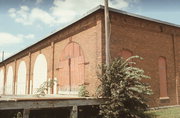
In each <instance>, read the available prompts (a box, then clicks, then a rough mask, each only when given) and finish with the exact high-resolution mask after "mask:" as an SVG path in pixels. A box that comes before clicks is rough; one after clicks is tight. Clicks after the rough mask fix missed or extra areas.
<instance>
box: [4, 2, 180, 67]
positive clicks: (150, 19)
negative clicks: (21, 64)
mask: <svg viewBox="0 0 180 118" xmlns="http://www.w3.org/2000/svg"><path fill="white" fill-rule="evenodd" d="M103 9H104V6H102V5H99V6H97V7H95V8H94V9H92V10H90V11H88V12H87V13H86V14H84V15H83V16H81V17H80V18H78V19H76V20H74V21H73V22H71V23H70V24H68V25H67V26H65V27H63V28H61V29H58V30H57V31H55V32H52V33H51V34H49V35H47V36H46V37H44V38H43V39H42V40H40V41H38V42H36V43H34V44H33V45H31V46H29V47H26V48H25V49H23V50H22V51H20V52H18V53H16V54H14V55H12V56H11V57H9V58H7V59H5V60H4V61H2V62H0V65H1V64H2V63H3V62H5V61H7V60H9V59H10V58H13V57H14V56H16V55H18V54H20V53H21V52H23V51H25V50H27V49H28V48H31V47H33V46H34V45H36V44H38V43H40V42H42V41H44V40H47V38H48V37H50V36H52V35H53V34H55V33H57V32H59V31H62V30H64V29H65V28H67V27H69V26H71V25H73V24H75V23H76V22H78V21H79V20H82V19H83V18H85V17H87V16H89V15H91V14H93V13H94V12H96V11H98V10H103ZM109 11H111V12H115V13H119V14H123V15H127V16H132V17H136V18H140V19H144V20H148V21H152V22H156V23H160V24H165V25H169V26H173V27H178V28H180V25H177V24H173V23H169V22H166V21H161V20H157V19H153V18H149V17H145V16H141V15H137V14H133V13H129V12H126V11H122V10H118V9H114V8H109Z"/></svg>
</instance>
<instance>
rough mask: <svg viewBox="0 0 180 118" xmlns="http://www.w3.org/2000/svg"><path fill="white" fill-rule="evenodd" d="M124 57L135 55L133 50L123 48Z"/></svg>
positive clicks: (122, 54)
mask: <svg viewBox="0 0 180 118" xmlns="http://www.w3.org/2000/svg"><path fill="white" fill-rule="evenodd" d="M120 55H121V56H122V57H123V58H124V59H127V58H129V57H131V56H132V55H133V52H132V51H130V50H128V49H123V50H122V51H121V54H120Z"/></svg>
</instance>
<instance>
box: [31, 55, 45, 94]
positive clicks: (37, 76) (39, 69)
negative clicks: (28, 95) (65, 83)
mask: <svg viewBox="0 0 180 118" xmlns="http://www.w3.org/2000/svg"><path fill="white" fill-rule="evenodd" d="M45 81H47V61H46V57H45V56H44V55H43V54H39V55H38V56H37V58H36V61H35V64H34V71H33V93H35V92H36V90H37V88H39V87H40V85H41V84H42V83H44V82H45Z"/></svg>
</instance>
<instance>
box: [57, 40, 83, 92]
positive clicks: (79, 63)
mask: <svg viewBox="0 0 180 118" xmlns="http://www.w3.org/2000/svg"><path fill="white" fill-rule="evenodd" d="M84 68H85V67H84V55H83V51H82V49H81V47H80V45H79V44H77V43H75V42H72V43H70V44H68V45H67V46H66V47H65V49H64V51H63V52H62V56H61V58H60V67H59V75H60V76H59V85H60V86H59V90H60V91H61V92H63V91H71V92H72V91H73V92H74V91H78V90H79V85H82V84H83V83H84Z"/></svg>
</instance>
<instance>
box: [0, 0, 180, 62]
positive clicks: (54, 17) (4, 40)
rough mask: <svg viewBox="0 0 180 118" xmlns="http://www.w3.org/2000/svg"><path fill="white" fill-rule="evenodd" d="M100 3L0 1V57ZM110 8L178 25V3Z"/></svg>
mask: <svg viewBox="0 0 180 118" xmlns="http://www.w3.org/2000/svg"><path fill="white" fill-rule="evenodd" d="M103 1H104V0H0V55H1V52H2V51H3V50H4V51H5V56H6V57H8V56H10V55H12V54H15V53H16V52H18V51H20V50H22V49H24V48H25V47H27V46H29V45H32V44H34V43H35V42H37V41H39V40H41V39H43V38H44V37H46V36H48V35H49V34H51V33H52V32H54V31H56V30H58V29H61V28H62V27H63V26H65V25H68V24H69V23H70V22H71V21H73V20H75V19H77V18H78V17H80V16H82V15H83V14H85V13H86V12H88V11H89V10H90V9H92V8H94V7H96V6H97V5H99V4H103ZM110 6H111V7H113V8H117V9H120V10H124V11H127V12H131V13H135V14H139V15H143V16H147V17H150V18H155V19H158V20H162V21H166V22H170V23H174V24H178V25H180V0H110ZM0 61H1V56H0Z"/></svg>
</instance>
